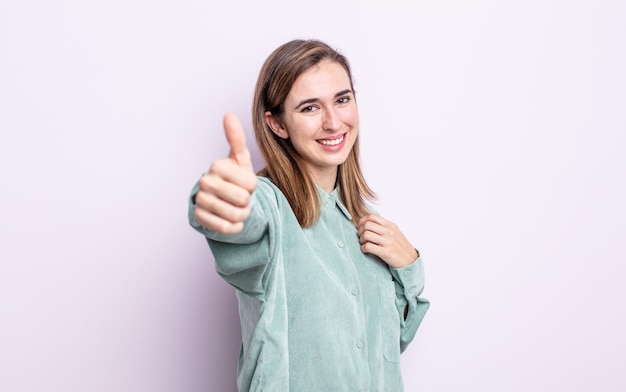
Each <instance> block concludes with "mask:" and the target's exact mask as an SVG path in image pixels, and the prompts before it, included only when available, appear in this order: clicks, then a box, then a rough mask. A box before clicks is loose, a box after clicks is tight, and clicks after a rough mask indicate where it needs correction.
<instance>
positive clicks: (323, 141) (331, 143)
mask: <svg viewBox="0 0 626 392" xmlns="http://www.w3.org/2000/svg"><path fill="white" fill-rule="evenodd" d="M344 137H346V134H345V133H344V134H343V135H341V136H340V137H338V138H336V139H318V141H317V142H318V143H320V144H323V145H324V146H336V145H337V144H339V143H341V142H343V138H344Z"/></svg>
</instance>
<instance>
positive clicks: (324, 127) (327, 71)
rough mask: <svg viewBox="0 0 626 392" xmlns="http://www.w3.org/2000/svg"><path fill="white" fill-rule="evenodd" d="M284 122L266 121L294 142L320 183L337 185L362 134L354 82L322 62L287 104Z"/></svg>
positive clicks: (302, 79)
mask: <svg viewBox="0 0 626 392" xmlns="http://www.w3.org/2000/svg"><path fill="white" fill-rule="evenodd" d="M283 107H284V111H283V114H282V115H281V116H280V118H276V117H274V116H272V115H271V114H270V113H269V112H268V113H266V120H267V121H268V124H269V125H270V127H271V128H272V129H273V130H274V132H275V133H276V134H277V135H278V136H279V137H281V138H284V139H291V143H292V145H293V147H294V148H295V150H296V151H298V153H299V154H300V155H301V156H302V158H303V159H304V161H305V162H306V164H307V166H308V168H309V169H310V170H311V174H313V176H314V177H315V178H316V179H317V180H318V183H319V182H324V179H326V180H327V182H328V181H332V183H333V186H334V181H335V178H336V175H337V167H338V165H340V164H341V163H343V162H344V161H345V160H346V158H347V157H348V154H349V153H350V150H351V149H352V146H353V145H354V141H355V140H356V137H357V134H358V132H359V114H358V109H357V105H356V101H355V99H354V92H353V91H352V87H351V83H350V78H349V77H348V74H347V72H346V71H345V69H344V68H343V67H342V66H341V65H340V64H338V63H336V62H332V61H327V60H326V61H322V62H321V63H319V64H317V65H315V66H313V67H311V68H309V69H308V70H307V71H305V72H304V73H302V74H301V75H300V76H299V77H298V78H297V79H296V81H295V83H294V84H293V86H292V87H291V90H290V91H289V95H288V96H287V98H286V99H285V102H284V104H283Z"/></svg>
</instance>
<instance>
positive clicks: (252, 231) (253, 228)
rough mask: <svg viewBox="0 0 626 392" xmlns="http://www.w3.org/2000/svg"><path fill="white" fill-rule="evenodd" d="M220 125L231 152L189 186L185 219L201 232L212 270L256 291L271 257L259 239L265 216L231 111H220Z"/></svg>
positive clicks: (260, 291)
mask: <svg viewBox="0 0 626 392" xmlns="http://www.w3.org/2000/svg"><path fill="white" fill-rule="evenodd" d="M224 131H225V135H226V139H227V140H228V144H229V145H230V153H229V155H228V157H226V158H223V159H219V160H217V161H215V162H213V164H212V165H211V167H210V169H209V171H208V172H207V173H206V174H204V175H203V176H202V177H201V178H200V179H199V180H198V182H197V183H196V184H195V186H194V188H193V189H192V192H191V196H190V199H189V214H188V218H189V223H190V224H191V226H192V227H193V228H194V229H196V230H197V231H198V232H200V233H202V234H203V235H204V236H205V237H206V239H207V242H208V243H209V246H210V247H211V252H212V253H213V256H214V257H215V265H216V270H217V272H218V273H219V274H220V275H221V276H222V277H223V278H224V279H225V280H226V281H227V282H228V283H230V284H231V285H233V286H235V287H236V288H238V289H240V290H242V291H244V292H246V293H248V294H250V295H252V296H259V295H262V294H263V287H262V286H263V285H262V279H263V276H264V273H265V269H266V267H267V265H268V263H269V260H270V257H269V245H268V244H269V241H268V240H267V239H265V240H263V238H264V237H267V236H266V235H265V234H266V233H267V227H268V221H267V219H266V216H265V214H264V209H263V206H261V204H260V203H259V200H258V199H259V197H258V193H259V190H258V189H257V184H258V181H257V177H256V175H255V174H254V170H253V168H252V163H251V161H250V152H249V151H248V149H247V147H246V143H245V136H244V132H243V128H242V127H241V123H240V122H239V120H238V119H237V118H236V117H235V116H234V115H231V114H227V115H225V116H224Z"/></svg>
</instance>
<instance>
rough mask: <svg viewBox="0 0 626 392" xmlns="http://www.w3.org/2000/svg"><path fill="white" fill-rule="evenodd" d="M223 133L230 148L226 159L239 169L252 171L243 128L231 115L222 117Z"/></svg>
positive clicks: (235, 117)
mask: <svg viewBox="0 0 626 392" xmlns="http://www.w3.org/2000/svg"><path fill="white" fill-rule="evenodd" d="M224 132H225V134H226V140H228V145H229V146H230V153H229V154H228V157H229V158H231V159H232V160H234V161H235V162H237V164H238V165H240V166H241V167H244V168H246V169H250V170H252V162H251V160H250V151H248V148H247V147H246V136H245V133H244V132H243V126H242V125H241V122H240V121H239V119H238V118H237V116H235V115H234V114H233V113H226V114H225V115H224Z"/></svg>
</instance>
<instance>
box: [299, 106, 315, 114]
mask: <svg viewBox="0 0 626 392" xmlns="http://www.w3.org/2000/svg"><path fill="white" fill-rule="evenodd" d="M316 109H317V108H316V107H315V106H313V105H310V106H305V107H303V108H302V109H300V111H301V112H302V113H312V112H314V111H315V110H316Z"/></svg>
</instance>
